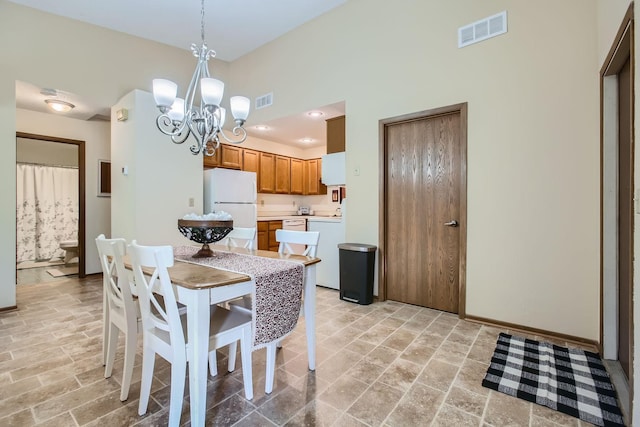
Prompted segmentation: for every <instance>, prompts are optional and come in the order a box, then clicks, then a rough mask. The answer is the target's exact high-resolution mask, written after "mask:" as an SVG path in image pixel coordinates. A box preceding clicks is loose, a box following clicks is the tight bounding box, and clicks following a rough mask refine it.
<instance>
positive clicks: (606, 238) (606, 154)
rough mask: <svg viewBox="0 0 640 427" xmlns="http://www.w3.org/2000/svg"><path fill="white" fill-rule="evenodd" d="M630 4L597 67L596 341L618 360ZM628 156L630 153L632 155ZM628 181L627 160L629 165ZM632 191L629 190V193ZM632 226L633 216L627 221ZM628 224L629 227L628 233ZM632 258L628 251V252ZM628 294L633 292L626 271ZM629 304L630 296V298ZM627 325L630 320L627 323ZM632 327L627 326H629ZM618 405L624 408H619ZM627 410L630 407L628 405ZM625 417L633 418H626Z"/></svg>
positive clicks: (631, 33)
mask: <svg viewBox="0 0 640 427" xmlns="http://www.w3.org/2000/svg"><path fill="white" fill-rule="evenodd" d="M633 13H634V6H633V2H631V3H630V5H629V8H628V9H627V12H626V13H625V15H624V18H623V19H622V23H621V25H620V28H619V29H618V32H617V34H616V37H615V39H614V41H613V44H612V45H611V48H610V50H609V52H608V54H607V57H606V58H605V60H604V62H603V65H602V68H601V69H600V79H599V80H600V343H599V347H600V348H599V350H600V352H601V353H602V355H603V358H605V359H609V360H616V361H617V360H618V295H617V294H618V268H617V264H618V241H617V236H618V227H617V224H618V222H617V216H618V207H617V206H618V200H617V194H618V186H617V181H618V176H619V169H618V164H617V157H618V146H619V142H618V120H619V112H618V97H617V92H618V80H617V75H618V73H619V71H620V69H621V67H622V65H624V62H625V61H626V58H627V57H629V60H630V63H631V87H632V90H631V109H632V111H631V120H632V122H631V127H632V129H634V128H635V124H634V116H635V93H634V86H635V83H634V73H635V55H634V17H633ZM634 139H635V135H634V131H633V130H632V132H631V150H632V153H633V152H634V145H635V141H634ZM632 157H634V155H633V154H632ZM631 176H632V179H633V176H634V171H633V162H632V164H631ZM633 192H634V193H635V188H634V190H633ZM632 222H633V217H632ZM633 227H634V226H633V224H632V225H631V228H632V229H633ZM631 251H632V253H631V258H630V259H633V247H632V249H631ZM631 275H632V279H631V292H632V293H633V291H634V290H633V288H634V281H635V279H634V277H633V269H632V270H631ZM632 300H633V298H632ZM630 303H631V306H630V317H631V319H630V320H633V318H634V311H633V301H631V302H630ZM632 325H633V322H632ZM632 327H633V326H632ZM634 347H635V343H634V339H633V330H632V331H631V342H630V353H631V354H630V367H629V379H628V380H629V381H628V386H629V399H630V402H633V383H634V381H633V377H634V369H633V363H634V362H633V361H634V357H633V356H634V352H635V351H634ZM623 406H626V405H624V404H623ZM629 411H630V412H631V411H632V405H629ZM629 417H630V418H629V419H633V418H632V417H631V414H629Z"/></svg>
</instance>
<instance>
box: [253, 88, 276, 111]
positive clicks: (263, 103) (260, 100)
mask: <svg viewBox="0 0 640 427" xmlns="http://www.w3.org/2000/svg"><path fill="white" fill-rule="evenodd" d="M271 105H273V92H271V93H268V94H266V95H262V96H259V97H257V98H256V110H259V109H261V108H265V107H270V106H271Z"/></svg>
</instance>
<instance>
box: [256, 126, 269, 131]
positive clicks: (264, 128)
mask: <svg viewBox="0 0 640 427" xmlns="http://www.w3.org/2000/svg"><path fill="white" fill-rule="evenodd" d="M256 129H257V130H268V129H269V126H267V125H256Z"/></svg>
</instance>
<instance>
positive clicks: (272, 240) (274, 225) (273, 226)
mask: <svg viewBox="0 0 640 427" xmlns="http://www.w3.org/2000/svg"><path fill="white" fill-rule="evenodd" d="M281 229H282V221H269V250H270V251H275V252H278V246H280V244H279V243H278V241H277V240H276V230H281Z"/></svg>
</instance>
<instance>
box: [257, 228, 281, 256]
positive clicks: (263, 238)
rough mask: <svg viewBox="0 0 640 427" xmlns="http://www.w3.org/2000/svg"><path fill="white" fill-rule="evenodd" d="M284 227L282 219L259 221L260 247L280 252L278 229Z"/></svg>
mask: <svg viewBox="0 0 640 427" xmlns="http://www.w3.org/2000/svg"><path fill="white" fill-rule="evenodd" d="M281 228H282V221H258V249H259V250H264V251H275V252H278V246H279V245H280V244H279V243H278V242H277V241H276V230H280V229H281Z"/></svg>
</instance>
